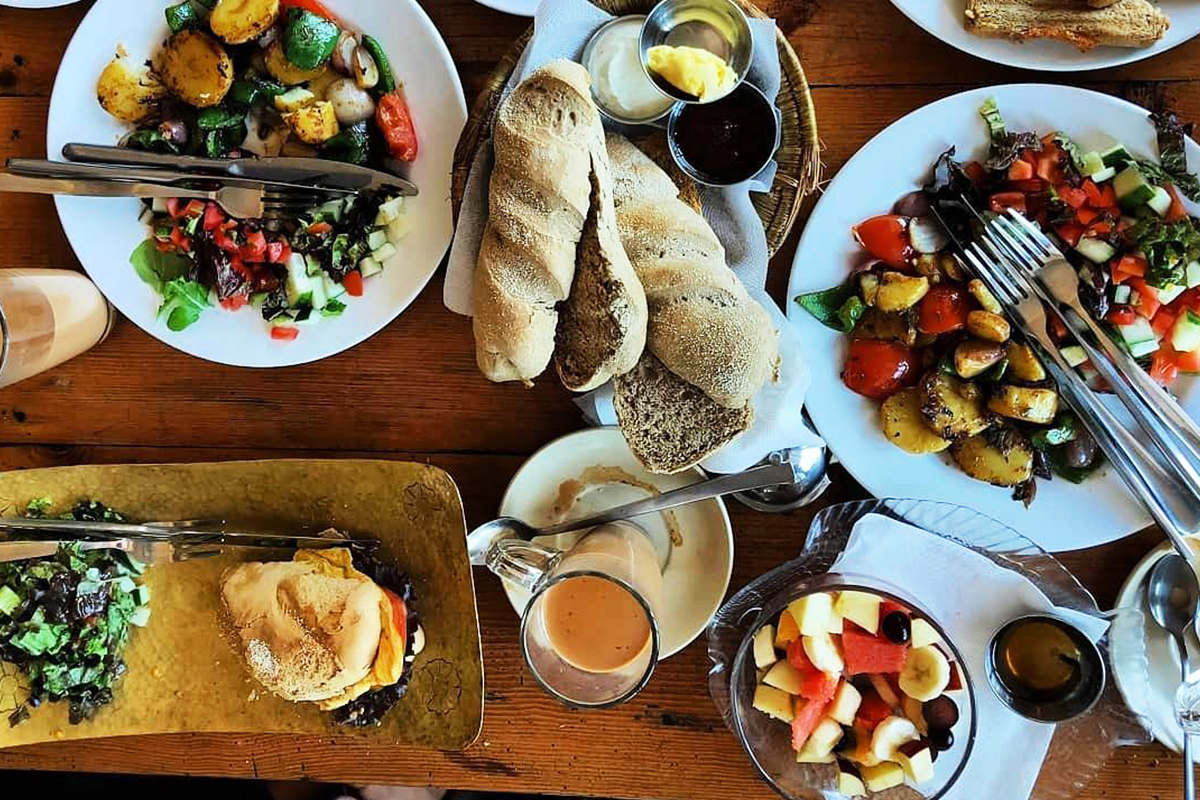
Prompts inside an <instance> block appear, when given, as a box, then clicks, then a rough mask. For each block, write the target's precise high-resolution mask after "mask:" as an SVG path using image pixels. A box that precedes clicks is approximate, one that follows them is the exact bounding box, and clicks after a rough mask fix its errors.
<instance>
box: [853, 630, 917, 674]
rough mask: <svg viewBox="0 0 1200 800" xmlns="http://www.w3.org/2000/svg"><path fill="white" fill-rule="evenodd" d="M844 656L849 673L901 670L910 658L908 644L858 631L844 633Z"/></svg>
mask: <svg viewBox="0 0 1200 800" xmlns="http://www.w3.org/2000/svg"><path fill="white" fill-rule="evenodd" d="M842 656H843V658H845V660H846V674H847V675H862V674H864V673H871V672H900V671H901V670H903V669H904V662H905V661H907V660H908V645H903V644H892V643H891V642H889V641H888V640H887V639H883V638H880V637H878V636H872V635H870V634H864V633H859V632H858V631H850V630H847V631H845V632H843V633H842Z"/></svg>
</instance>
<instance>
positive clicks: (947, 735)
mask: <svg viewBox="0 0 1200 800" xmlns="http://www.w3.org/2000/svg"><path fill="white" fill-rule="evenodd" d="M929 743H930V744H931V745H933V750H934V752H942V751H945V750H949V749H950V748H951V747H954V734H953V733H952V732H951V731H950V730H949V729H948V728H937V729H933V728H931V729H930V730H929Z"/></svg>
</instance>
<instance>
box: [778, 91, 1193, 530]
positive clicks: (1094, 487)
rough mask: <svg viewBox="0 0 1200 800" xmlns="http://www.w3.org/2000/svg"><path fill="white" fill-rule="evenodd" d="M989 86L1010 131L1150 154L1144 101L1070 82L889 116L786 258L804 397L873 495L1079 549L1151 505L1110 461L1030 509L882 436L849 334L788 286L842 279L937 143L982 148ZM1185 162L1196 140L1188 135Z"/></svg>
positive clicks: (1140, 520) (1184, 388)
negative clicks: (869, 227) (800, 340)
mask: <svg viewBox="0 0 1200 800" xmlns="http://www.w3.org/2000/svg"><path fill="white" fill-rule="evenodd" d="M988 97H994V98H995V99H996V102H997V103H998V104H999V106H1000V111H1001V113H1003V115H1004V119H1005V121H1006V122H1007V123H1008V127H1009V129H1010V130H1018V131H1019V130H1035V131H1040V132H1042V133H1047V132H1049V131H1052V130H1062V131H1064V132H1065V133H1067V134H1068V135H1069V136H1071V137H1072V138H1073V139H1075V140H1076V141H1077V142H1079V143H1080V144H1081V145H1082V146H1083V147H1085V148H1087V149H1095V148H1097V147H1101V146H1104V145H1106V144H1107V143H1109V142H1111V141H1112V140H1114V139H1115V140H1118V141H1121V142H1124V143H1125V145H1126V146H1128V147H1129V148H1130V149H1131V150H1132V151H1133V152H1134V154H1135V155H1144V156H1153V155H1155V154H1156V153H1157V149H1156V145H1155V135H1154V129H1153V127H1152V126H1151V125H1150V123H1149V121H1148V120H1147V119H1146V111H1145V110H1144V109H1141V108H1139V107H1137V106H1135V105H1133V104H1131V103H1127V102H1125V101H1124V100H1119V99H1117V98H1115V97H1111V96H1109V95H1105V94H1099V93H1097V92H1091V91H1087V90H1084V89H1076V88H1073V87H1068V86H1049V85H1044V84H1018V85H1007V86H995V87H991V88H984V89H977V90H974V91H970V92H964V93H962V94H957V95H954V96H952V97H947V98H945V99H943V100H939V101H937V102H935V103H931V104H930V105H928V106H925V107H924V108H921V109H919V110H917V111H914V112H913V113H911V114H909V115H908V116H906V117H903V118H902V119H900V120H898V121H897V122H895V123H893V124H892V125H890V126H888V127H887V128H886V129H885V130H884V131H883V132H882V133H880V134H878V135H877V136H875V138H874V139H872V140H871V141H870V142H868V143H867V144H866V145H865V146H864V147H863V148H862V149H861V150H859V151H858V153H857V154H855V156H854V157H853V158H852V159H850V161H848V162H847V163H846V165H845V166H844V167H843V168H842V170H841V172H839V173H838V175H837V177H836V178H835V179H834V180H833V181H832V182H831V183H830V184H829V186H828V187H827V188H826V190H825V194H824V196H823V197H822V198H821V201H820V202H819V203H818V204H817V207H816V209H815V210H814V211H813V214H812V216H811V217H810V218H809V221H808V224H807V225H806V226H805V229H804V235H803V237H802V238H801V239H800V247H799V249H798V251H797V253H796V260H795V262H794V265H793V267H792V275H791V280H790V283H789V286H788V309H787V310H788V317H789V318H790V319H791V320H792V321H793V322H794V323H795V324H796V325H798V326H799V328H800V332H801V335H803V336H804V339H805V352H806V353H807V356H808V359H809V366H810V367H811V369H812V376H813V377H812V380H813V383H812V388H811V389H810V390H809V393H808V397H807V399H806V404H807V407H808V410H809V412H810V413H811V414H812V418H813V420H814V422H815V423H816V425H817V428H818V430H819V431H820V433H821V435H822V436H824V437H825V440H826V441H827V442H828V443H829V446H830V447H831V448H832V449H833V452H834V453H835V454H837V456H838V458H840V459H841V460H842V462H843V463H844V464H845V465H846V468H847V469H848V470H849V471H850V473H851V474H852V475H854V477H855V478H856V479H857V480H858V481H859V482H860V483H861V484H862V485H863V486H865V487H866V488H867V490H868V491H870V492H871V493H872V494H874V495H875V496H876V497H916V498H922V499H929V500H942V501H945V502H948V503H957V504H959V505H964V506H967V507H969V508H973V509H975V510H976V511H978V512H980V513H981V514H986V515H987V516H989V517H992V518H994V519H997V520H999V521H1001V522H1003V523H1004V524H1006V525H1009V526H1010V527H1012V528H1014V529H1015V530H1017V531H1020V532H1021V533H1023V534H1025V535H1026V536H1028V537H1029V538H1030V539H1032V540H1033V541H1035V542H1037V543H1038V544H1040V545H1041V546H1042V547H1044V548H1045V549H1047V550H1051V551H1061V550H1075V549H1078V548H1081V547H1090V546H1092V545H1097V544H1103V543H1105V542H1110V541H1113V540H1115V539H1119V538H1121V537H1123V536H1126V535H1128V534H1130V533H1133V532H1135V531H1137V530H1140V529H1142V528H1144V527H1145V526H1146V525H1148V524H1149V523H1150V519H1149V517H1148V515H1147V514H1146V513H1145V512H1144V511H1143V510H1142V509H1141V507H1140V506H1138V505H1137V503H1136V502H1135V501H1134V500H1133V499H1132V497H1131V496H1130V495H1129V493H1128V492H1127V491H1126V489H1125V486H1124V484H1123V483H1121V481H1120V479H1119V478H1118V477H1117V476H1116V475H1115V474H1113V473H1112V472H1111V470H1109V469H1103V470H1100V471H1099V472H1098V474H1096V475H1093V476H1091V478H1089V479H1088V480H1087V481H1086V482H1084V483H1083V484H1082V485H1079V486H1076V485H1074V484H1071V483H1068V482H1067V481H1065V480H1062V479H1058V480H1053V481H1039V482H1038V490H1037V497H1036V499H1035V500H1034V501H1033V504H1032V505H1031V506H1030V507H1029V508H1025V507H1024V506H1023V505H1022V504H1021V503H1018V502H1015V501H1013V500H1012V499H1011V492H1010V491H1009V490H1007V489H1001V488H997V487H993V486H989V485H987V484H985V483H981V482H979V481H976V480H974V479H972V478H968V477H967V476H966V475H965V474H963V473H962V472H960V471H959V470H958V469H957V468H956V467H954V466H953V465H952V464H951V463H950V462H949V458H948V457H939V456H913V455H909V454H908V453H905V452H904V451H902V450H900V449H899V448H897V447H892V446H891V445H889V444H888V443H887V442H886V441H885V439H884V437H883V434H882V433H881V432H880V430H879V408H878V404H877V403H875V402H873V401H871V400H868V399H866V398H864V397H861V396H859V395H857V394H855V393H853V392H851V391H850V390H849V389H847V388H846V387H845V386H843V384H842V381H841V369H842V362H843V361H844V359H845V352H846V337H845V336H843V335H841V334H839V333H837V332H836V331H833V330H830V329H829V328H826V327H825V326H823V325H821V324H820V323H819V322H817V321H816V320H815V319H813V318H812V317H811V316H809V314H808V313H807V312H805V311H804V309H802V308H801V307H800V306H799V305H798V304H797V303H796V302H795V300H794V298H795V297H796V295H798V294H801V293H804V292H810V291H814V290H817V289H827V288H829V287H831V286H836V285H838V284H840V283H842V282H843V281H844V280H845V279H846V276H847V275H848V274H849V270H850V268H851V266H852V265H853V264H854V263H855V260H856V259H857V258H861V255H860V254H861V250H860V249H859V247H858V246H857V245H856V244H855V242H854V241H853V239H852V237H851V234H850V228H851V226H852V225H855V224H857V223H859V222H861V221H862V220H864V219H866V218H867V217H870V216H873V215H875V214H884V213H887V212H888V210H889V209H890V208H891V207H892V203H893V202H895V201H896V200H897V199H898V198H899V197H900V196H901V195H903V194H905V193H907V192H910V191H912V190H913V189H917V188H920V186H921V184H923V183H924V182H925V180H926V177H927V175H928V172H929V169H930V166H931V165H932V164H933V161H934V159H936V158H937V156H938V154H939V153H941V152H943V151H945V150H946V149H947V148H949V147H950V146H951V145H954V146H956V147H957V148H958V150H957V157H959V158H961V159H969V158H973V157H982V156H983V155H984V153H985V152H986V149H987V131H986V129H985V127H984V124H983V121H982V120H981V119H980V117H979V114H978V108H979V106H980V104H982V103H983V101H984V100H985V99H987V98H988ZM1188 155H1189V158H1190V160H1191V164H1192V166H1193V167H1195V166H1196V165H1198V164H1200V147H1197V145H1196V143H1195V142H1192V141H1189V142H1188ZM1177 390H1178V391H1179V394H1180V396H1181V401H1182V402H1183V405H1184V407H1185V408H1186V409H1187V410H1188V412H1189V413H1190V414H1191V415H1192V416H1193V417H1200V389H1198V388H1197V384H1196V382H1195V381H1194V380H1186V379H1185V380H1181V381H1180V383H1179V384H1178V385H1177Z"/></svg>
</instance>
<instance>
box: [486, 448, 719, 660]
mask: <svg viewBox="0 0 1200 800" xmlns="http://www.w3.org/2000/svg"><path fill="white" fill-rule="evenodd" d="M589 467H617V468H619V469H621V470H624V471H625V472H626V473H628V474H630V475H632V476H633V477H634V478H635V479H636V480H637V481H639V482H642V483H646V484H649V485H651V486H654V487H655V488H656V489H658V491H659V492H669V491H671V490H672V489H679V488H682V487H684V486H688V485H690V484H693V483H696V482H697V481H699V480H702V479H703V477H704V476H703V473H701V472H700V470H698V469H695V470H690V471H688V472H684V473H681V474H679V475H653V474H651V473H649V472H647V471H646V469H645V468H644V467H642V465H641V464H640V463H638V460H637V459H636V458H635V457H634V455H633V453H631V452H630V450H629V446H628V445H627V444H625V437H623V436H622V435H621V432H620V431H619V430H618V429H617V428H589V429H587V430H582V431H578V432H576V433H572V434H568V435H567V436H564V437H562V438H561V439H556V440H554V441H553V442H551V443H550V444H548V445H546V446H545V447H543V448H542V449H541V450H538V451H537V452H536V453H534V454H533V455H532V456H530V457H529V460H528V461H526V462H525V463H524V464H523V465H522V466H521V469H520V470H518V471H517V474H516V475H514V476H513V479H512V483H510V484H509V485H508V489H507V490H506V491H505V492H504V499H503V500H501V501H500V514H501V515H502V516H506V517H516V518H517V519H520V520H524V521H526V522H529V523H531V524H534V525H541V524H545V523H546V522H548V516H549V514H550V509H551V507H552V506H553V504H554V502H555V500H556V498H557V496H558V490H559V486H560V485H561V484H562V483H563V481H567V480H575V479H578V478H579V477H580V476H581V475H582V474H583V472H584V470H586V469H588V468H589ZM646 496H647V493H646V492H645V490H642V489H637V488H634V487H631V486H629V485H627V484H620V483H600V484H592V485H591V486H590V487H589V489H588V490H587V491H585V492H583V493H582V494H581V495H580V496H579V499H578V501H577V502H576V503H575V505H574V507H573V511H572V512H571V513H570V514H569V517H574V518H578V517H581V516H585V515H588V514H592V513H595V512H598V511H603V510H604V509H606V508H612V507H614V506H617V505H623V504H625V503H631V502H633V501H634V500H640V499H642V498H644V497H646ZM670 513H673V514H674V515H675V520H676V522H677V523H678V527H679V530H680V532H681V533H682V536H683V542H682V544H680V545H678V546H675V547H672V548H671V552H670V557H669V560H668V561H667V566H666V568H665V569H664V570H663V598H664V605H665V606H666V608H664V609H662V610H661V611H662V613H661V614H660V618H659V620H658V624H659V632H660V634H661V637H662V641H661V644H660V647H659V652H660V656H659V659H660V660H662V659H664V658H669V657H670V656H673V655H674V654H676V653H678V652H679V651H680V650H682V649H683V648H685V647H687V646H688V645H689V644H691V643H692V642H693V641H694V640H695V639H696V637H697V636H699V635H700V634H701V633H702V632H703V631H704V628H705V626H707V625H708V621H709V620H710V619H711V618H712V615H713V614H714V613H716V611H717V609H718V608H719V607H720V605H721V601H722V600H724V599H725V591H726V590H727V589H728V588H729V578H730V576H731V575H732V574H733V528H732V527H731V526H730V524H729V514H728V513H727V512H726V511H725V505H724V503H722V502H721V499H720V498H716V499H713V500H705V501H703V502H700V503H692V504H691V505H686V506H680V507H679V508H676V509H673V510H672V512H670ZM634 521H635V522H637V523H638V524H639V525H641V526H642V527H643V528H645V529H646V530H647V532H648V533H649V534H650V536H651V538H652V539H655V540H662V539H665V528H666V523H665V521H664V519H663V517H662V515H647V516H644V517H639V518H637V519H636V520H634ZM567 537H573V538H577V535H573V534H564V535H563V537H536V538H535V539H534V541H535V542H542V541H543V540H544V539H550V540H555V539H558V540H559V542H558V543H559V544H560V545H561V546H569V540H567ZM545 543H547V544H553V543H554V542H553V541H551V542H545ZM504 590H505V592H506V593H507V594H508V600H509V602H510V603H512V605H513V608H514V609H515V610H516V612H517V613H518V614H520V613H522V612H523V611H524V610H525V605H526V603H528V602H529V592H528V591H526V590H525V589H523V588H521V587H520V586H517V585H516V584H514V583H509V582H507V581H505V583H504Z"/></svg>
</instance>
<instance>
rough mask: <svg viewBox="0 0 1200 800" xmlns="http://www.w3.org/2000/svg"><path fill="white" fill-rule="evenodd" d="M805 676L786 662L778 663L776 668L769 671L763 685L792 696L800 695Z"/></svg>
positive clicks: (764, 677)
mask: <svg viewBox="0 0 1200 800" xmlns="http://www.w3.org/2000/svg"><path fill="white" fill-rule="evenodd" d="M802 680H803V676H802V675H801V674H800V673H799V672H797V671H796V669H795V668H794V667H793V666H792V665H791V664H789V663H788V662H786V661H776V662H775V666H773V667H771V668H770V669H769V670H767V674H766V675H765V676H763V681H762V682H763V683H765V684H766V685H767V686H774V687H775V688H776V689H780V690H781V691H784V692H787V693H788V694H791V695H797V694H800V684H801V682H802Z"/></svg>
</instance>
